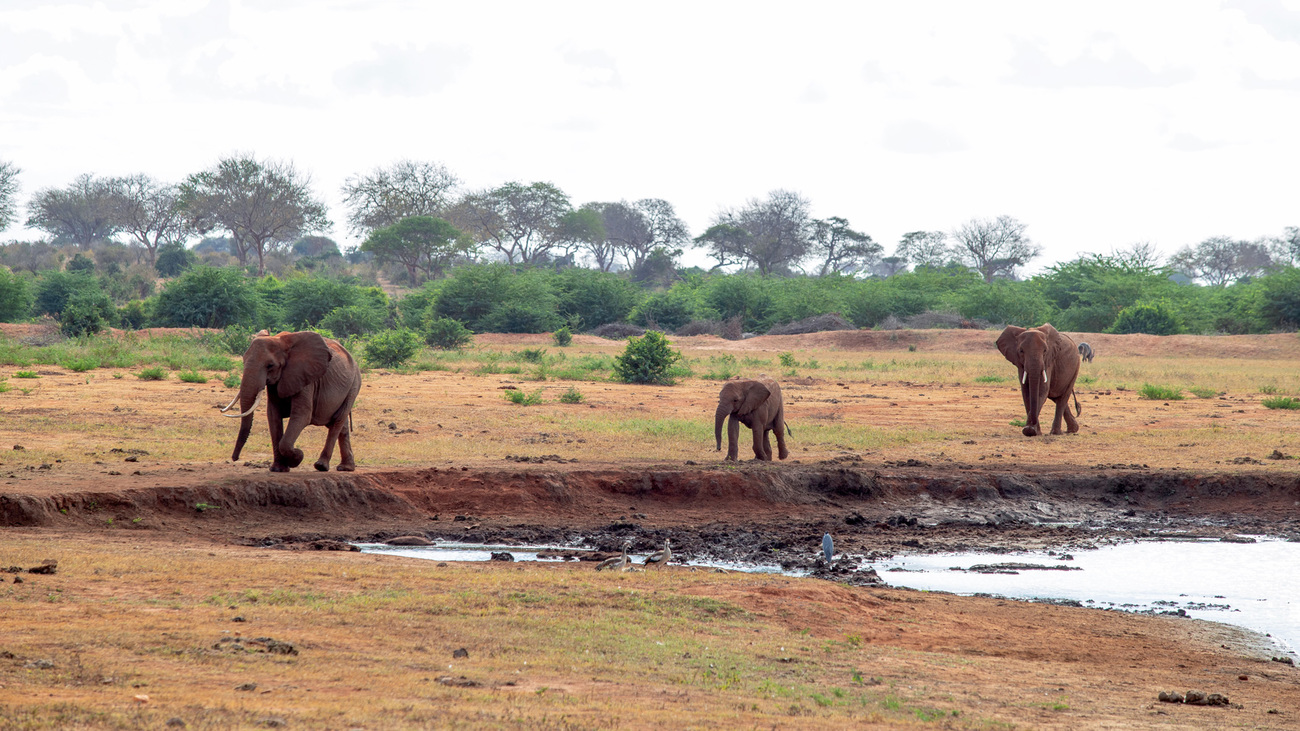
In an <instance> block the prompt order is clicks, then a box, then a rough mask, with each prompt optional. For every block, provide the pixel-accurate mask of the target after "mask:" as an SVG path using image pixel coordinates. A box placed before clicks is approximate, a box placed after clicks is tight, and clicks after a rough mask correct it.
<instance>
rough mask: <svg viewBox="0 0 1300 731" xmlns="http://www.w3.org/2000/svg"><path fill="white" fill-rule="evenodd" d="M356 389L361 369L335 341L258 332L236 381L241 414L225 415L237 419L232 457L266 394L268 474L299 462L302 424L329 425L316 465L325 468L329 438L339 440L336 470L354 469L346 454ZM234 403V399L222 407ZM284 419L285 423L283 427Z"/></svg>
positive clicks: (299, 334) (331, 446) (309, 334)
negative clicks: (272, 454) (271, 456)
mask: <svg viewBox="0 0 1300 731" xmlns="http://www.w3.org/2000/svg"><path fill="white" fill-rule="evenodd" d="M360 390H361V370H360V369H359V368H358V367H357V362H356V361H355V360H353V358H352V354H351V353H349V352H348V351H347V349H346V348H344V347H343V346H342V345H339V344H338V342H337V341H334V340H327V339H325V338H323V337H321V336H320V334H319V333H314V332H311V331H306V332H292V333H280V334H279V335H267V334H266V333H265V331H263V332H261V333H258V336H257V337H254V338H253V342H252V343H251V344H249V346H248V350H246V351H244V376H243V379H242V380H241V381H240V383H239V395H238V396H237V397H236V399H237V400H238V401H239V404H240V408H241V410H242V413H239V414H226V415H227V416H229V417H232V418H237V419H242V420H243V421H241V422H240V424H239V437H238V438H237V439H236V440H235V451H234V453H233V454H231V455H230V458H231V459H232V460H238V459H239V453H240V451H241V450H243V448H244V442H246V441H248V433H249V431H250V430H251V429H252V428H253V412H254V411H256V410H257V404H258V402H260V401H261V399H262V393H263V391H265V392H266V419H267V422H268V423H269V425H270V427H271V448H272V450H274V452H275V460H274V461H273V462H272V463H271V471H272V472H288V471H289V470H290V469H292V468H294V467H297V466H298V465H299V464H301V463H302V450H301V449H298V448H297V447H295V446H294V443H295V442H297V441H298V435H299V434H301V433H302V430H303V429H304V428H305V427H307V425H309V424H310V425H312V426H324V427H328V428H329V432H328V434H327V435H326V436H325V448H324V449H322V450H321V453H320V458H318V459H317V460H316V464H315V467H316V469H318V470H320V471H322V472H325V471H328V470H329V468H330V458H331V457H332V456H333V454H334V442H335V441H336V440H337V441H338V444H339V459H340V461H339V464H338V467H337V468H336V469H338V470H339V471H340V472H351V471H352V470H355V469H356V461H355V459H354V457H353V454H352V424H351V417H352V404H353V403H354V402H355V401H356V399H357V392H358V391H360ZM233 405H234V401H231V402H230V404H228V405H227V406H226V408H225V409H222V411H226V410H227V409H229V408H230V407H231V406H233ZM285 417H288V419H289V426H288V427H285V426H284V419H285Z"/></svg>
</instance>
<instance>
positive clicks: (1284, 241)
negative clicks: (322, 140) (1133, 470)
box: [0, 226, 1300, 266]
mask: <svg viewBox="0 0 1300 731" xmlns="http://www.w3.org/2000/svg"><path fill="white" fill-rule="evenodd" d="M2 228H4V227H3V226H0V229H2ZM1271 248H1272V250H1273V259H1274V261H1276V262H1278V263H1283V264H1290V265H1291V266H1295V265H1297V264H1300V227H1298V226H1287V227H1286V228H1285V229H1283V230H1282V235H1281V236H1278V237H1277V238H1275V239H1273V240H1272V246H1271Z"/></svg>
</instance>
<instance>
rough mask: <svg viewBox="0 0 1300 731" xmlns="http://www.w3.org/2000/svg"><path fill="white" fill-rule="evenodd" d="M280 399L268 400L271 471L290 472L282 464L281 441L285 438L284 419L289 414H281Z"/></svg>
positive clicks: (267, 417) (267, 415) (267, 413)
mask: <svg viewBox="0 0 1300 731" xmlns="http://www.w3.org/2000/svg"><path fill="white" fill-rule="evenodd" d="M278 402H279V399H273V398H268V399H267V400H266V420H267V426H268V427H270V432H271V453H272V457H273V458H272V460H271V471H272V472H288V471H289V468H288V467H286V466H284V465H283V464H281V463H280V440H281V439H283V438H284V417H285V416H287V414H284V413H281V412H280V404H279V403H278Z"/></svg>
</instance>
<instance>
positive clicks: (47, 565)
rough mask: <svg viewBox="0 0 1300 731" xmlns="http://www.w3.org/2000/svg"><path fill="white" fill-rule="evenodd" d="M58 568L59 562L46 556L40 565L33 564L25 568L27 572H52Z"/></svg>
mask: <svg viewBox="0 0 1300 731" xmlns="http://www.w3.org/2000/svg"><path fill="white" fill-rule="evenodd" d="M58 570H59V562H58V561H55V560H54V559H52V558H47V559H45V560H44V561H42V562H41V565H40V566H33V567H31V568H30V569H27V573H29V574H53V573H55V572H57V571H58Z"/></svg>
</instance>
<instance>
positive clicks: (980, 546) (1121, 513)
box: [0, 461, 1300, 569]
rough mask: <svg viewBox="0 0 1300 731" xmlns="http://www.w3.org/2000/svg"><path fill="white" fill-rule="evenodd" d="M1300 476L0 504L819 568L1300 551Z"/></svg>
mask: <svg viewBox="0 0 1300 731" xmlns="http://www.w3.org/2000/svg"><path fill="white" fill-rule="evenodd" d="M1298 499H1300V475H1296V474H1287V475H1279V474H1277V473H1245V474H1243V473H1235V474H1202V473H1191V472H1174V471H1153V470H1142V469H1115V468H1106V467H1102V468H1094V469H1091V470H1086V471H1081V470H1078V469H1074V468H1069V469H1066V468H1061V469H1046V470H1043V471H1041V472H1035V473H1027V472H1015V471H992V470H980V469H973V468H968V467H965V466H957V467H955V468H942V469H941V468H935V467H931V466H929V465H869V464H865V463H862V462H861V461H854V462H848V463H839V464H823V465H818V466H800V465H754V464H746V465H743V466H734V467H723V468H718V467H714V466H710V467H702V466H700V467H695V466H687V467H685V468H683V467H679V466H663V467H658V468H649V469H637V470H631V469H604V470H579V469H562V468H554V467H550V466H548V465H542V466H539V467H531V466H530V468H524V469H518V470H472V469H468V468H450V469H449V468H431V469H424V470H411V471H387V472H370V473H356V474H349V475H344V474H338V473H330V474H327V475H315V474H311V473H294V474H290V475H270V474H263V475H261V476H258V477H255V478H247V479H232V480H226V481H222V482H217V483H204V482H202V481H201V480H198V479H194V480H192V481H191V482H189V483H181V484H175V485H171V486H167V485H159V486H151V487H145V488H137V489H127V490H79V491H70V492H63V493H58V494H49V495H40V494H22V493H12V492H11V493H8V494H5V495H0V525H5V526H34V527H61V528H69V529H74V530H78V529H98V530H146V531H148V530H152V531H160V532H163V533H182V534H185V535H206V536H210V537H211V538H214V539H217V540H222V541H230V542H237V543H246V544H259V545H268V546H270V545H284V546H289V545H299V544H303V543H306V542H312V541H322V540H327V539H328V540H335V541H337V540H384V539H387V538H391V537H393V536H397V535H411V534H414V535H421V536H424V537H427V538H437V539H450V540H465V541H476V542H502V543H520V544H535V545H536V544H552V545H581V546H584V547H587V548H591V549H594V550H595V551H615V550H617V549H618V548H619V547H620V546H621V544H622V541H623V540H624V539H628V538H630V539H632V540H633V542H634V550H637V551H648V550H653V549H655V548H658V547H659V546H660V545H662V543H663V539H664V538H668V537H671V538H672V540H673V542H674V545H675V546H676V547H677V550H678V551H679V553H680V555H682V556H699V557H702V558H709V559H714V560H734V561H745V562H758V563H769V564H771V563H775V564H781V565H785V566H786V567H788V568H805V569H810V568H812V563H811V562H812V561H813V557H814V556H815V554H816V553H817V552H818V551H819V550H820V549H819V547H820V545H821V543H820V542H821V536H822V534H823V533H824V532H829V533H831V534H832V535H834V536H835V540H836V549H837V552H839V553H850V554H855V555H857V556H862V557H867V558H870V557H872V556H873V555H880V556H883V555H892V554H896V553H901V552H929V551H970V550H1018V549H1025V550H1031V549H1044V548H1047V549H1055V548H1060V549H1062V550H1068V549H1070V548H1078V547H1086V546H1087V545H1094V544H1095V543H1096V542H1097V541H1104V540H1124V539H1131V538H1134V537H1149V536H1159V535H1180V536H1181V535H1192V534H1194V535H1210V536H1231V535H1233V534H1237V533H1268V534H1273V535H1283V536H1290V535H1300V519H1297V518H1296V517H1294V506H1295V504H1296V502H1297V500H1298Z"/></svg>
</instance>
